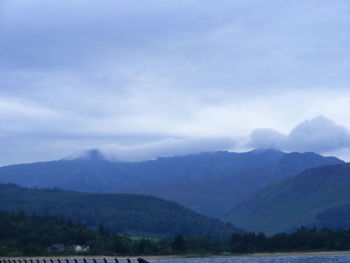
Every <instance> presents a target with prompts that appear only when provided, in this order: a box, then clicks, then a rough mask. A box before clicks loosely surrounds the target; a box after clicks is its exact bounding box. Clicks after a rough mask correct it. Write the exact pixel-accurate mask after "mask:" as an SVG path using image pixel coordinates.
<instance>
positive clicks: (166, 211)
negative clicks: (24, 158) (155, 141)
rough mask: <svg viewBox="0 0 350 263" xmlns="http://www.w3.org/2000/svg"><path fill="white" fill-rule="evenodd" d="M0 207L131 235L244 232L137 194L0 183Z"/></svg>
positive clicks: (165, 202) (224, 236) (160, 200)
mask: <svg viewBox="0 0 350 263" xmlns="http://www.w3.org/2000/svg"><path fill="white" fill-rule="evenodd" d="M0 209H3V210H6V211H10V212H20V211H23V212H24V213H26V214H27V215H30V214H32V213H33V212H35V213H37V214H39V215H45V214H48V215H54V216H64V217H65V218H69V217H71V218H72V220H73V221H74V222H77V221H79V220H80V221H81V222H82V223H83V224H86V225H87V226H88V227H92V228H97V227H98V226H99V225H101V224H102V225H104V226H106V227H107V228H108V229H109V230H110V231H111V232H113V233H119V234H126V235H128V236H145V237H156V238H161V237H172V236H175V235H177V234H181V235H183V236H208V237H210V238H217V239H222V238H228V237H229V236H230V235H232V234H233V233H237V232H242V231H239V230H237V229H236V228H234V227H233V226H232V225H231V224H225V223H223V222H221V221H219V220H216V219H212V218H209V217H206V216H203V215H200V214H198V213H196V212H194V211H192V210H190V209H187V208H185V207H183V206H180V205H178V204H176V203H174V202H170V201H165V200H162V199H160V198H156V197H152V196H146V195H135V194H88V193H78V192H73V191H63V190H58V189H26V188H22V187H19V186H16V185H12V184H0Z"/></svg>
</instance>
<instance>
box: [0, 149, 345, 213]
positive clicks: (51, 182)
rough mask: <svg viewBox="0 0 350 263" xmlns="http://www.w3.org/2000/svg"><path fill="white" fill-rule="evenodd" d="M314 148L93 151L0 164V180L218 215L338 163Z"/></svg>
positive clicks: (333, 158) (335, 159) (337, 160)
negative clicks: (144, 198)
mask: <svg viewBox="0 0 350 263" xmlns="http://www.w3.org/2000/svg"><path fill="white" fill-rule="evenodd" d="M341 163H343V161H341V160H339V159H337V158H335V157H323V156H321V155H318V154H315V153H284V152H281V151H276V150H255V151H250V152H245V153H232V152H212V153H202V154H194V155H186V156H178V157H169V158H159V159H156V160H151V161H144V162H135V163H128V162H115V161H111V160H109V159H107V158H106V157H105V156H104V155H103V154H102V153H101V152H99V151H98V150H91V151H88V152H86V153H84V154H83V155H81V156H79V157H77V158H74V159H63V160H58V161H51V162H40V163H31V164H19V165H10V166H5V167H0V182H2V183H14V184H18V185H21V186H24V187H29V188H33V187H37V188H53V187H56V188H60V189H65V190H73V191H79V192H89V193H135V194H147V195H153V196H156V197H160V198H163V199H167V200H171V201H175V202H178V203H179V204H181V205H184V206H186V207H188V208H190V209H193V210H195V211H197V212H199V213H201V214H204V215H207V216H210V217H215V218H220V219H223V218H224V217H225V214H226V213H227V212H229V211H230V210H231V209H232V208H233V207H234V206H235V205H236V204H238V203H239V202H241V201H242V200H244V199H245V198H248V197H249V196H250V195H252V194H253V193H255V192H256V191H258V190H260V189H261V188H262V187H264V186H266V185H268V184H271V183H273V182H276V181H279V180H281V179H283V178H285V177H288V176H292V175H295V174H297V173H300V172H302V171H304V170H305V169H308V168H312V167H318V166H323V165H333V164H341Z"/></svg>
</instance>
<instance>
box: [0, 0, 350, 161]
mask: <svg viewBox="0 0 350 263" xmlns="http://www.w3.org/2000/svg"><path fill="white" fill-rule="evenodd" d="M349 11H350V2H349V1H348V0H333V1H328V0H309V1H294V0H286V1H283V3H282V2H279V1H275V0H266V1H257V0H251V1H246V0H237V1H230V0H222V1H220V3H217V2H215V3H214V2H213V1H210V0H179V1H164V0H156V1H146V0H137V1H136V0H130V1H121V0H100V1H89V2H88V3H87V1H84V0H74V1H68V0H61V1H47V0H26V1H22V0H1V1H0V125H1V126H0V165H3V164H9V163H17V162H29V161H40V160H50V159H57V158H62V157H63V156H66V155H69V154H71V153H72V152H79V151H82V150H85V149H89V148H106V147H111V145H112V146H113V147H115V148H116V149H117V148H118V149H119V150H118V151H119V152H121V154H120V155H119V156H120V158H124V159H128V158H129V157H127V156H129V155H130V156H135V158H136V159H140V158H141V155H142V156H144V157H143V158H146V156H150V158H153V156H155V154H156V153H157V154H159V155H171V154H181V153H188V152H190V151H194V152H198V151H199V150H206V149H208V150H210V149H217V150H219V149H226V148H227V149H232V145H231V144H230V143H228V144H227V145H226V143H224V144H222V143H219V142H220V141H221V140H223V139H222V138H231V139H230V140H233V141H235V146H234V147H233V148H234V149H236V150H237V149H241V148H242V147H241V146H242V145H243V146H244V145H246V141H247V140H249V134H250V133H251V131H252V130H254V129H255V128H257V127H274V129H276V130H278V131H281V133H277V132H276V131H272V130H270V131H255V132H254V133H253V135H252V138H253V140H254V141H255V143H257V142H259V143H257V144H258V145H259V146H260V147H268V146H273V147H278V146H279V145H281V144H282V141H283V143H284V144H286V145H285V146H284V147H285V148H288V149H289V148H293V147H294V148H298V149H302V148H303V145H304V143H303V144H302V145H298V144H297V142H296V141H298V140H302V141H303V140H304V139H303V136H304V135H302V134H303V133H304V132H305V131H301V130H299V131H298V130H297V131H296V132H295V134H294V135H293V136H294V137H293V138H295V139H293V138H292V137H291V138H289V136H288V138H289V139H288V141H290V142H289V144H290V145H287V143H286V142H285V141H286V140H287V139H286V138H284V137H286V136H285V135H283V134H287V133H288V132H289V131H290V130H291V129H292V128H293V127H294V126H295V124H296V123H299V122H301V121H303V120H305V119H310V118H312V117H313V116H318V115H324V116H328V117H329V118H330V119H332V120H334V121H336V122H337V123H341V124H342V125H344V126H346V127H350V118H349V115H348V109H349V105H350V89H349V85H350V75H349V74H348V72H349V70H350V49H349V46H350V34H349V30H348V29H349V28H350V16H349ZM305 129H306V128H305ZM332 133H333V132H332ZM318 136H321V135H318ZM322 136H326V135H322ZM304 137H305V136H304ZM259 138H260V139H259ZM318 138H319V137H317V138H315V139H314V142H313V143H311V142H309V145H307V147H309V148H312V149H318V150H320V149H325V148H332V147H331V145H333V144H332V143H330V144H329V145H328V146H325V145H323V143H321V141H322V140H321V139H318ZM196 140H198V141H201V140H206V144H208V145H211V143H210V142H211V141H213V142H217V144H216V143H215V145H216V146H215V147H214V146H208V147H204V146H203V144H204V143H192V141H196ZM342 140H343V139H342ZM342 140H340V141H339V142H338V141H334V142H333V143H335V144H339V145H340V144H343V141H342ZM304 141H305V140H304ZM175 142H176V143H175ZM184 142H187V143H184ZM319 142H320V143H321V145H320V147H317V145H316V144H317V143H319ZM175 144H178V145H179V146H175ZM187 144H188V145H192V146H191V147H188V146H187ZM157 145H163V146H162V147H164V150H161V148H162V147H160V146H157ZM170 145H174V146H170ZM180 146H181V147H180ZM307 147H305V148H307ZM179 148H183V149H182V150H180V149H179ZM132 149H134V150H132ZM146 149H149V150H146ZM162 149H163V148H162ZM189 149H191V150H189ZM310 150H311V149H310ZM132 151H135V152H137V151H139V152H144V153H143V154H140V156H138V155H137V154H136V153H135V154H134V153H133V154H131V152H132ZM147 151H149V153H146V152H147Z"/></svg>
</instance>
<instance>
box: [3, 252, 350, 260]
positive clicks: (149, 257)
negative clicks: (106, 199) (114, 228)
mask: <svg viewBox="0 0 350 263" xmlns="http://www.w3.org/2000/svg"><path fill="white" fill-rule="evenodd" d="M322 255H324V256H327V255H329V256H331V255H350V250H349V251H306V252H275V253H273V252H267V253H251V254H216V255H214V254H188V255H153V256H152V255H139V256H103V255H98V256H90V255H89V256H82V255H76V256H73V255H71V256H68V255H67V256H53V257H47V256H38V257H35V256H34V257H33V256H32V257H1V256H0V259H5V258H11V259H23V258H27V259H75V258H76V259H83V258H86V259H88V260H91V259H100V260H102V259H104V258H105V259H109V260H110V259H114V258H118V259H123V260H124V259H125V260H126V259H127V258H130V259H132V260H135V259H137V258H144V259H146V260H161V259H181V258H183V259H191V258H193V259H195V258H258V257H260V258H266V257H272V258H273V257H287V256H322Z"/></svg>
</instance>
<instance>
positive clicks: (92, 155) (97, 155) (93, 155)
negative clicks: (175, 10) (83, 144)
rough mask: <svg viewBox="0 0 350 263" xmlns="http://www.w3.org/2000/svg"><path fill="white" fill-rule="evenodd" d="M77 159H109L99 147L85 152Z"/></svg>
mask: <svg viewBox="0 0 350 263" xmlns="http://www.w3.org/2000/svg"><path fill="white" fill-rule="evenodd" d="M77 160H84V161H107V160H108V158H107V157H106V156H105V155H104V154H103V153H102V152H101V151H100V150H98V149H91V150H88V151H85V152H83V153H82V154H81V155H80V156H79V157H78V158H77Z"/></svg>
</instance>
